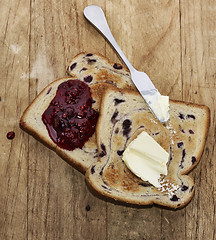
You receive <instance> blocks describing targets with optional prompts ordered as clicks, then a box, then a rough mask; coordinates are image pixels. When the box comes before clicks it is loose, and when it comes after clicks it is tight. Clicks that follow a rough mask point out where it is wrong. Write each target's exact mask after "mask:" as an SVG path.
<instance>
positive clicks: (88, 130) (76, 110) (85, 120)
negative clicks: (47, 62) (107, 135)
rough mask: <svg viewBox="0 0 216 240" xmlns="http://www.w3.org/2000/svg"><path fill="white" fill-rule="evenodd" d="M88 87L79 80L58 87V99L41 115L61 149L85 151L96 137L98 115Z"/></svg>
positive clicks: (52, 137)
mask: <svg viewBox="0 0 216 240" xmlns="http://www.w3.org/2000/svg"><path fill="white" fill-rule="evenodd" d="M92 102H93V99H92V97H91V92H90V88H89V86H88V85H87V84H86V83H84V82H82V81H80V80H68V81H66V82H63V83H61V84H60V85H59V87H58V89H57V91H56V96H55V97H54V98H53V100H52V101H51V103H50V105H49V107H48V108H47V109H46V110H45V112H44V113H43V115H42V121H43V123H44V124H45V125H46V127H47V130H48V133H49V136H50V137H51V139H52V140H53V141H54V142H55V143H56V144H57V145H58V146H59V147H61V148H63V149H67V150H74V149H75V148H82V147H83V145H84V144H85V142H86V141H87V140H88V139H89V138H90V137H91V136H92V135H93V134H94V132H95V127H96V123H97V119H98V112H96V111H95V110H94V109H93V108H92Z"/></svg>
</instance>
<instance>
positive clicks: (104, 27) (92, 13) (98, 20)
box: [84, 5, 136, 73]
mask: <svg viewBox="0 0 216 240" xmlns="http://www.w3.org/2000/svg"><path fill="white" fill-rule="evenodd" d="M84 16H85V17H86V19H87V20H88V21H89V22H90V23H92V24H93V25H94V26H95V27H96V28H97V29H98V30H99V31H100V32H101V33H102V34H103V36H104V37H105V38H106V39H107V40H108V41H109V42H110V44H111V45H112V46H113V48H114V49H115V50H116V52H117V53H118V54H119V56H120V57H121V59H122V60H123V61H124V63H125V64H126V66H127V67H128V69H129V70H130V72H131V73H132V71H136V69H135V68H134V67H133V66H132V65H131V63H130V62H129V61H128V59H127V58H126V56H125V55H124V53H123V52H122V50H121V48H120V47H119V45H118V44H117V42H116V40H115V38H114V37H113V35H112V33H111V31H110V28H109V26H108V23H107V20H106V17H105V15H104V12H103V10H102V9H101V8H100V7H98V6H96V5H90V6H88V7H86V8H85V9H84Z"/></svg>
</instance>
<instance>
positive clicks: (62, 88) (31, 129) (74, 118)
mask: <svg viewBox="0 0 216 240" xmlns="http://www.w3.org/2000/svg"><path fill="white" fill-rule="evenodd" d="M68 72H69V74H70V75H71V77H68V78H62V79H58V80H55V81H53V82H52V83H50V84H49V85H48V86H47V87H46V88H45V89H44V90H43V91H42V92H41V93H40V94H39V95H38V96H37V97H36V99H35V100H34V101H33V102H32V103H31V104H30V106H29V107H28V108H27V109H26V110H25V112H24V113H23V116H22V117H21V120H20V126H21V128H22V129H23V130H25V131H26V132H28V133H30V134H31V135H33V136H34V137H35V138H36V139H38V140H40V141H41V142H42V143H44V144H45V145H46V146H48V147H49V148H51V149H52V150H54V151H55V152H56V153H57V154H58V155H59V156H61V157H62V158H63V159H64V160H65V161H67V162H68V163H69V164H71V165H72V166H74V167H75V168H77V169H78V170H79V171H81V172H82V173H85V171H86V170H87V169H88V167H89V166H90V165H91V164H92V163H94V162H96V161H97V159H98V151H97V144H96V137H95V126H96V123H97V117H98V114H99V107H100V99H101V96H102V94H103V91H104V89H106V88H107V87H108V86H110V85H112V86H113V85H114V86H118V87H121V88H132V89H133V88H135V87H134V85H133V83H132V82H131V80H130V77H129V73H128V71H127V69H124V68H123V67H122V66H121V65H119V64H112V63H110V62H109V61H108V60H106V59H105V58H104V57H102V56H100V55H96V54H86V53H81V54H79V55H77V56H76V57H75V58H74V59H73V60H72V63H71V64H70V66H69V67H68ZM70 85H71V86H70ZM81 89H82V90H81ZM58 91H59V92H58ZM76 91H78V92H80V93H79V94H78V92H76ZM60 96H61V97H60ZM62 96H63V97H62Z"/></svg>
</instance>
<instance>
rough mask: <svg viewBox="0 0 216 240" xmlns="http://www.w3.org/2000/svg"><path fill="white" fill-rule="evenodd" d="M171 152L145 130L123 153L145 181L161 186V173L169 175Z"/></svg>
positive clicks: (131, 167) (126, 161)
mask: <svg viewBox="0 0 216 240" xmlns="http://www.w3.org/2000/svg"><path fill="white" fill-rule="evenodd" d="M168 159H169V154H168V152H166V151H165V150H164V149H163V148H162V147H161V146H160V145H159V144H158V143H157V142H156V141H155V140H154V139H153V138H152V137H151V136H150V135H149V134H148V133H146V132H145V131H143V132H142V133H140V134H139V135H138V136H137V138H136V139H134V140H133V141H132V142H131V143H130V144H129V145H128V147H127V148H126V149H125V151H124V153H123V161H124V162H125V164H126V165H127V167H128V168H129V169H130V170H131V171H132V172H133V173H134V174H135V175H136V176H138V177H140V178H141V179H142V180H144V181H148V182H150V183H151V184H153V185H154V186H155V187H161V185H160V182H159V178H160V174H163V175H167V166H166V164H167V162H168Z"/></svg>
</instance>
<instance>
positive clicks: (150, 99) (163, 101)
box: [145, 91, 169, 122]
mask: <svg viewBox="0 0 216 240" xmlns="http://www.w3.org/2000/svg"><path fill="white" fill-rule="evenodd" d="M145 101H146V102H147V103H148V104H149V106H150V107H151V108H152V109H154V114H155V115H156V116H157V118H158V119H161V120H162V121H163V122H167V121H168V120H169V97H168V96H163V95H161V94H160V93H159V92H158V91H157V92H154V93H152V94H146V95H145Z"/></svg>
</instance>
